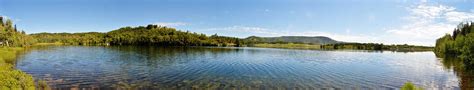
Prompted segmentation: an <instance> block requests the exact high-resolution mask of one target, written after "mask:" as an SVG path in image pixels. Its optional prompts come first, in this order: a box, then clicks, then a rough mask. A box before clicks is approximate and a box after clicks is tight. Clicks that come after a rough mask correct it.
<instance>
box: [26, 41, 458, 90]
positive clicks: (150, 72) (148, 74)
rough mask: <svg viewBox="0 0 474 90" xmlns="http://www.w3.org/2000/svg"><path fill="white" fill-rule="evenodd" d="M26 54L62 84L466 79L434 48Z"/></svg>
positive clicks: (287, 84)
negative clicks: (445, 65) (408, 50)
mask: <svg viewBox="0 0 474 90" xmlns="http://www.w3.org/2000/svg"><path fill="white" fill-rule="evenodd" d="M96 52H101V53H96ZM420 55H421V56H422V57H420ZM23 57H24V58H21V59H22V60H19V62H18V64H17V67H18V68H19V69H21V70H23V71H25V72H27V73H30V74H32V75H33V76H34V77H35V78H40V79H41V78H43V79H44V78H46V79H48V80H50V81H54V82H53V83H51V84H52V85H53V87H59V88H61V87H114V86H134V85H135V86H141V87H152V86H153V87H194V88H197V87H199V88H247V89H248V88H266V89H276V88H285V89H291V88H293V89H296V88H305V89H311V88H343V89H353V88H371V89H374V88H375V89H377V88H382V89H383V88H385V89H387V88H397V87H400V86H401V85H402V84H403V83H404V82H406V81H412V82H414V83H415V84H417V85H423V86H425V87H457V84H456V83H455V82H458V81H457V77H456V76H455V75H453V73H452V72H448V71H446V70H443V68H439V64H437V63H436V62H437V61H436V57H434V55H433V54H432V53H419V54H415V55H413V54H406V53H405V54H404V53H391V52H384V53H380V52H357V51H312V50H286V49H261V48H171V47H168V48H157V47H140V48H139V47H58V48H56V49H51V50H50V51H41V50H33V51H32V52H29V53H27V54H26V55H23ZM420 63H428V64H424V65H419V64H420ZM413 68H417V69H413ZM445 82H448V83H445ZM449 82H453V83H449Z"/></svg>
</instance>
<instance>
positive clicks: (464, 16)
mask: <svg viewBox="0 0 474 90" xmlns="http://www.w3.org/2000/svg"><path fill="white" fill-rule="evenodd" d="M408 11H409V15H408V16H406V17H404V19H405V20H406V22H404V23H405V24H404V25H402V26H399V27H396V28H390V29H387V30H386V33H387V36H386V37H385V38H387V40H384V42H392V43H403V42H407V43H409V44H420V45H431V46H432V45H434V43H435V41H436V39H437V38H439V37H441V36H443V35H444V34H446V33H451V32H452V30H454V28H455V27H456V26H457V24H459V23H460V22H463V21H468V20H473V19H474V13H473V12H461V11H457V10H456V8H454V7H450V6H444V5H428V4H425V3H423V4H419V5H417V6H415V7H411V8H408ZM388 38H390V39H388ZM393 38H396V39H393Z"/></svg>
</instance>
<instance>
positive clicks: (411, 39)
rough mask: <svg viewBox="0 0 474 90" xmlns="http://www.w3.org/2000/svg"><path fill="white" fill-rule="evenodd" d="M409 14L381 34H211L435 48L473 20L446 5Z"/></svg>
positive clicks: (236, 30)
mask: <svg viewBox="0 0 474 90" xmlns="http://www.w3.org/2000/svg"><path fill="white" fill-rule="evenodd" d="M407 10H408V12H409V13H408V15H407V16H405V17H402V18H401V19H403V20H404V22H403V23H404V24H402V25H401V26H393V27H390V28H383V29H382V30H384V32H382V33H372V34H354V33H352V32H351V31H352V30H351V29H350V28H347V29H346V30H345V33H344V32H341V33H330V32H320V31H304V32H295V31H287V32H284V31H283V30H275V29H269V28H262V27H246V26H231V27H224V28H212V29H207V30H208V31H212V32H218V33H219V34H223V35H228V36H238V37H247V36H252V35H256V36H327V37H330V38H333V39H335V40H339V41H346V42H362V43H384V44H413V45H428V46H434V43H435V41H436V39H437V38H439V37H441V36H443V35H444V34H446V33H451V32H452V30H454V28H455V27H456V26H457V25H458V24H459V23H460V22H463V21H470V20H474V12H470V11H468V12H461V11H458V10H456V8H454V7H450V6H445V5H428V4H426V3H422V4H418V5H416V6H412V7H409V8H407Z"/></svg>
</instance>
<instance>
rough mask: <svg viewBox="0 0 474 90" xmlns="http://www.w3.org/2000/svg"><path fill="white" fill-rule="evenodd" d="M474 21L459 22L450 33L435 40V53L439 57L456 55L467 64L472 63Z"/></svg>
mask: <svg viewBox="0 0 474 90" xmlns="http://www.w3.org/2000/svg"><path fill="white" fill-rule="evenodd" d="M473 24H474V23H473V22H470V23H469V22H466V23H461V24H459V25H458V26H457V28H455V29H454V31H453V33H452V35H450V34H446V35H444V36H443V37H441V38H439V39H437V40H436V47H435V53H436V55H437V56H439V57H458V58H460V59H461V60H463V61H464V62H465V63H466V64H468V65H473V64H474V25H473Z"/></svg>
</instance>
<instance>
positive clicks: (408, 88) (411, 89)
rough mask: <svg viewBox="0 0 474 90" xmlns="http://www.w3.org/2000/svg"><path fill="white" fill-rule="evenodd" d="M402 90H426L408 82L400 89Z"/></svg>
mask: <svg viewBox="0 0 474 90" xmlns="http://www.w3.org/2000/svg"><path fill="white" fill-rule="evenodd" d="M400 90H424V89H423V88H421V87H417V86H416V85H414V84H413V83H411V82H406V83H405V84H404V85H403V86H402V88H400Z"/></svg>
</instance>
